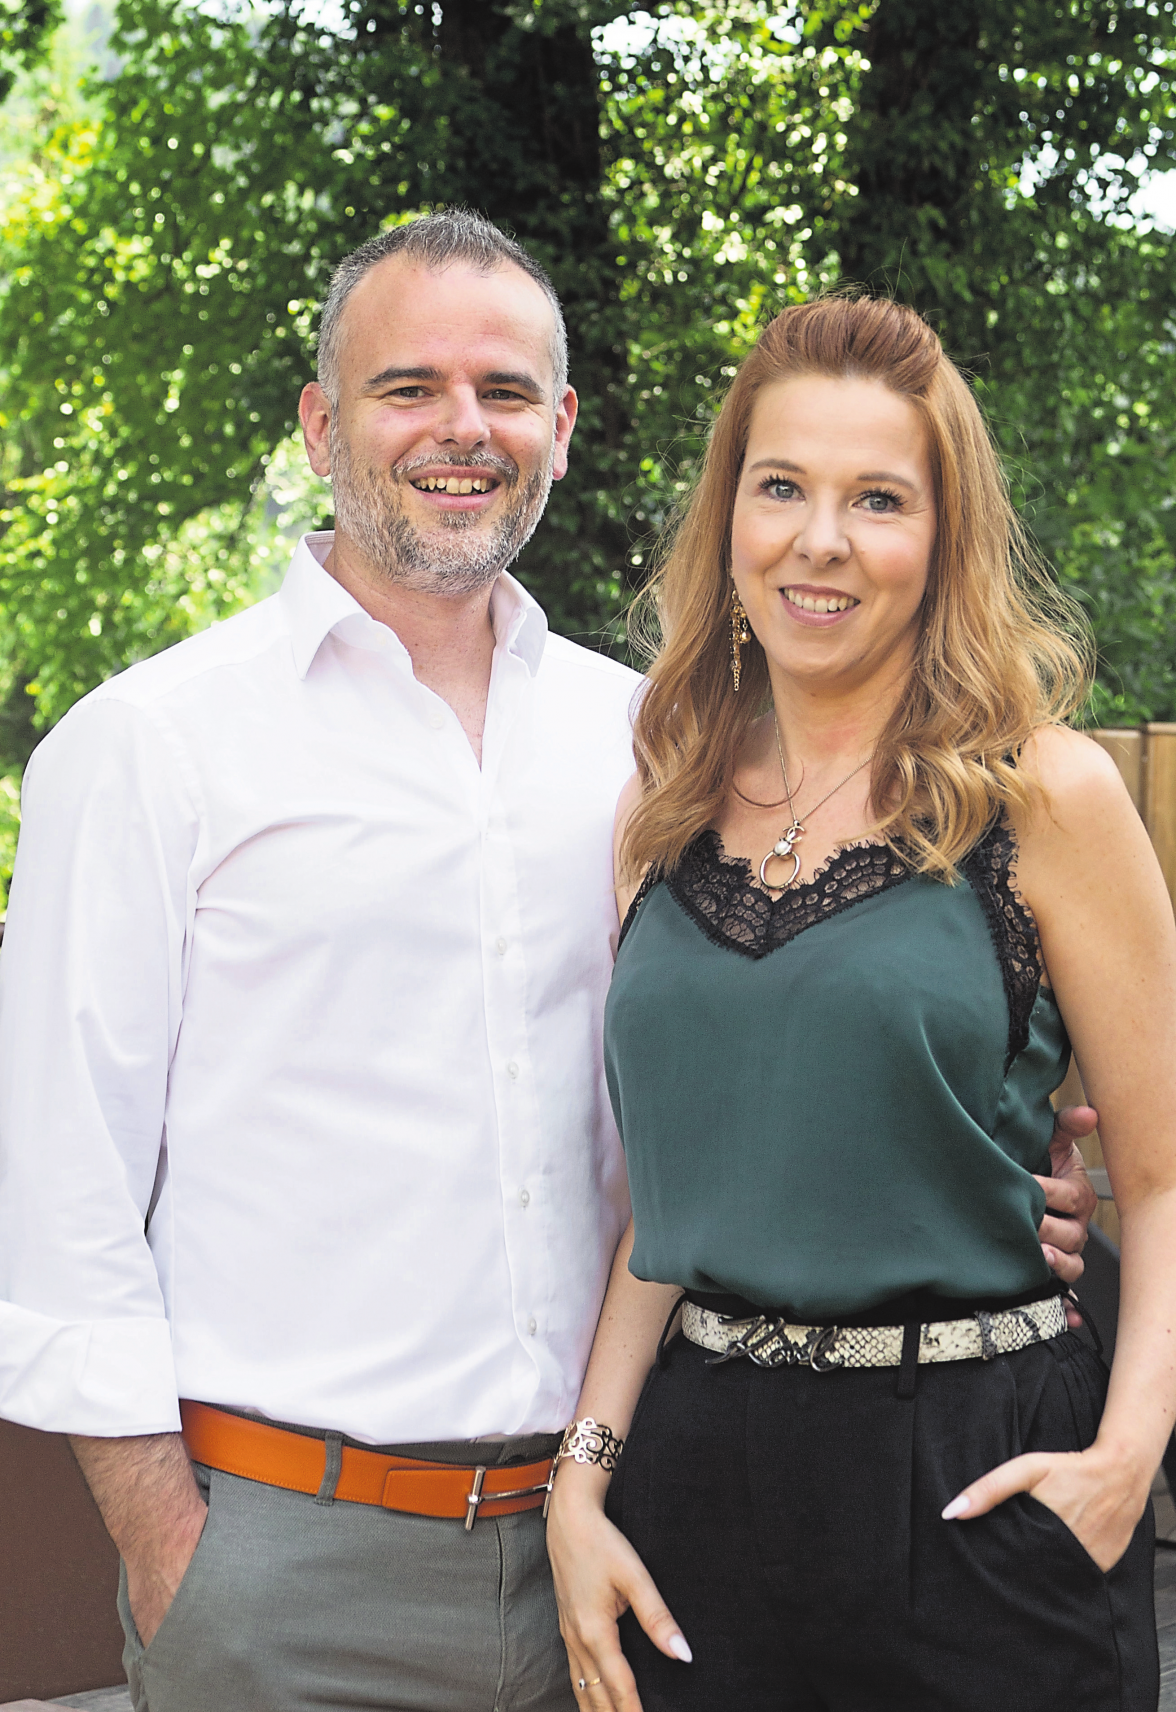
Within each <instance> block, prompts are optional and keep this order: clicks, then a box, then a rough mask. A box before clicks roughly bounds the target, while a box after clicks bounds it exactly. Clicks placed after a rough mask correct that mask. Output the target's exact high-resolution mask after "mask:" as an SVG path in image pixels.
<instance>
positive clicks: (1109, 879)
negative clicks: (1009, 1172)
mask: <svg viewBox="0 0 1176 1712" xmlns="http://www.w3.org/2000/svg"><path fill="white" fill-rule="evenodd" d="M1032 748H1033V753H1032V754H1029V755H1027V757H1026V764H1027V765H1030V766H1035V767H1036V768H1037V771H1038V774H1039V776H1040V778H1041V781H1042V784H1043V785H1044V787H1045V789H1046V791H1047V793H1048V805H1045V804H1043V805H1039V806H1038V807H1037V808H1035V809H1034V811H1033V812H1032V813H1030V814H1019V815H1017V816H1015V817H1014V820H1015V830H1016V832H1017V837H1018V843H1019V847H1020V858H1019V861H1018V869H1017V880H1018V884H1019V887H1020V890H1021V893H1022V896H1023V897H1024V899H1025V902H1026V903H1027V904H1028V905H1029V907H1030V909H1031V910H1032V911H1033V914H1034V916H1035V918H1036V920H1037V925H1038V931H1039V933H1040V936H1041V946H1042V952H1043V956H1044V959H1045V964H1046V968H1047V970H1048V976H1049V980H1050V982H1051V984H1052V986H1053V988H1054V991H1055V993H1056V995H1057V999H1058V1003H1059V1005H1060V1006H1061V1010H1062V1015H1063V1017H1064V1018H1065V1021H1066V1027H1067V1029H1068V1030H1069V1034H1070V1039H1071V1041H1072V1042H1073V1045H1074V1051H1075V1055H1076V1057H1077V1059H1078V1068H1079V1070H1080V1071H1081V1074H1082V1083H1083V1086H1084V1088H1086V1090H1087V1092H1088V1093H1089V1095H1090V1098H1091V1100H1092V1102H1093V1104H1094V1105H1095V1106H1096V1107H1097V1108H1098V1112H1099V1119H1100V1121H1099V1135H1100V1138H1101V1140H1102V1145H1103V1152H1104V1154H1105V1156H1106V1162H1107V1170H1108V1173H1109V1175H1110V1179H1111V1186H1112V1188H1113V1190H1114V1193H1115V1201H1116V1204H1117V1206H1118V1209H1119V1217H1120V1221H1121V1224H1122V1251H1121V1255H1122V1270H1121V1281H1120V1294H1119V1329H1118V1334H1117V1337H1116V1343H1115V1360H1114V1366H1113V1370H1112V1374H1111V1385H1110V1391H1109V1393H1108V1396H1107V1404H1106V1409H1105V1411H1104V1413H1103V1418H1102V1424H1101V1425H1100V1427H1099V1431H1098V1437H1097V1439H1096V1440H1095V1443H1094V1444H1093V1445H1092V1446H1091V1447H1090V1449H1089V1450H1086V1451H1083V1452H1082V1453H1081V1454H1079V1455H1074V1454H1070V1455H1064V1456H1063V1455H1032V1456H1021V1457H1016V1458H1014V1459H1013V1460H1012V1461H1011V1462H1008V1463H1005V1464H1003V1465H1002V1466H1001V1467H1000V1468H997V1469H994V1470H992V1471H991V1473H989V1474H987V1475H986V1476H985V1477H984V1478H983V1479H982V1480H978V1481H976V1482H975V1484H974V1485H972V1486H970V1487H968V1488H967V1489H966V1491H965V1492H963V1493H961V1494H960V1496H959V1497H958V1498H957V1499H955V1500H954V1502H953V1503H952V1504H951V1505H949V1506H948V1510H947V1511H946V1512H945V1515H947V1514H948V1513H949V1512H950V1513H951V1514H953V1515H966V1516H968V1517H972V1516H978V1515H982V1514H983V1513H984V1512H985V1511H986V1510H989V1509H991V1508H992V1507H993V1505H994V1504H998V1503H1000V1502H1001V1501H1002V1500H1003V1499H1005V1498H1008V1497H1009V1496H1010V1495H1011V1494H1012V1493H1014V1492H1032V1493H1033V1495H1034V1497H1035V1498H1038V1499H1039V1500H1040V1501H1041V1502H1042V1503H1044V1504H1046V1505H1048V1506H1049V1508H1050V1509H1051V1510H1054V1511H1055V1512H1056V1513H1057V1514H1058V1515H1059V1516H1060V1517H1061V1518H1062V1520H1063V1521H1064V1522H1065V1523H1066V1524H1067V1525H1068V1526H1069V1527H1070V1529H1071V1530H1072V1532H1073V1533H1075V1534H1076V1535H1077V1536H1078V1538H1079V1540H1080V1541H1081V1542H1082V1544H1083V1545H1084V1546H1085V1547H1086V1549H1087V1551H1088V1552H1089V1553H1090V1555H1091V1557H1093V1558H1094V1560H1095V1562H1096V1563H1098V1564H1099V1566H1100V1567H1101V1568H1102V1569H1104V1570H1105V1569H1109V1568H1110V1567H1111V1566H1112V1565H1113V1564H1115V1563H1116V1562H1118V1560H1119V1558H1120V1557H1121V1556H1122V1555H1123V1552H1124V1551H1125V1550H1126V1549H1127V1545H1128V1543H1129V1541H1130V1539H1131V1534H1132V1531H1133V1529H1134V1527H1135V1524H1136V1522H1137V1521H1138V1520H1139V1517H1140V1515H1141V1514H1142V1513H1143V1509H1144V1506H1145V1505H1146V1503H1147V1497H1148V1492H1149V1489H1150V1486H1151V1482H1152V1478H1153V1476H1154V1474H1155V1471H1156V1468H1157V1467H1158V1465H1159V1461H1160V1458H1161V1456H1162V1455H1163V1451H1164V1447H1165V1446H1166V1444H1167V1442H1168V1438H1169V1436H1170V1434H1171V1432H1172V1423H1173V1419H1174V1418H1176V923H1174V922H1173V916H1172V905H1171V902H1170V900H1169V898H1168V894H1167V890H1166V888H1165V885H1164V880H1163V876H1162V874H1161V873H1160V869H1159V864H1158V863H1157V861H1156V858H1155V855H1154V853H1153V851H1152V848H1151V845H1150V843H1149V841H1148V837H1147V834H1146V832H1145V831H1144V828H1143V825H1142V823H1141V821H1140V819H1139V816H1138V815H1137V814H1136V812H1135V809H1134V807H1133V806H1132V804H1131V801H1130V799H1129V798H1128V796H1127V793H1126V790H1125V789H1124V787H1123V784H1122V782H1121V780H1120V778H1119V775H1118V773H1117V771H1116V769H1115V767H1114V764H1113V763H1112V762H1111V761H1110V760H1109V759H1108V758H1107V757H1106V756H1105V755H1104V754H1103V752H1102V751H1101V750H1100V749H1099V748H1098V747H1097V746H1096V745H1095V744H1094V743H1092V742H1090V741H1089V739H1087V738H1084V737H1080V736H1078V735H1077V734H1076V733H1074V732H1070V731H1061V730H1048V731H1044V732H1041V733H1039V735H1038V736H1037V738H1036V739H1035V740H1034V744H1033V746H1032ZM957 1506H960V1508H957Z"/></svg>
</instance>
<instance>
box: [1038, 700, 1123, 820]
mask: <svg viewBox="0 0 1176 1712" xmlns="http://www.w3.org/2000/svg"><path fill="white" fill-rule="evenodd" d="M1020 766H1021V768H1022V770H1023V771H1024V773H1025V774H1026V776H1027V778H1028V779H1030V780H1031V781H1033V782H1034V783H1036V784H1038V785H1039V786H1040V787H1041V791H1042V802H1041V805H1040V808H1039V810H1038V812H1037V813H1035V814H1034V815H1033V816H1032V818H1033V820H1034V822H1036V823H1037V824H1039V825H1040V824H1042V823H1043V822H1045V821H1048V822H1052V824H1053V825H1054V826H1055V827H1058V828H1066V827H1068V826H1069V825H1070V824H1071V823H1072V822H1075V821H1078V822H1080V821H1082V820H1085V819H1086V818H1087V817H1089V816H1090V815H1092V814H1102V813H1108V812H1109V813H1112V814H1116V815H1117V814H1121V813H1123V812H1124V811H1128V810H1129V811H1131V813H1133V814H1134V806H1133V804H1132V802H1131V798H1130V797H1129V796H1128V794H1127V787H1126V786H1125V785H1124V783H1123V780H1122V778H1121V776H1120V773H1119V769H1118V767H1116V765H1115V763H1114V761H1113V760H1112V759H1111V757H1110V755H1108V754H1107V752H1106V750H1105V749H1104V748H1102V746H1101V745H1100V744H1098V743H1096V742H1095V741H1094V739H1093V738H1092V737H1087V736H1086V735H1085V734H1084V733H1083V732H1081V731H1074V730H1072V729H1071V728H1070V727H1069V726H1066V725H1043V726H1040V727H1039V728H1038V730H1037V731H1035V732H1034V733H1033V735H1032V737H1030V739H1029V741H1028V742H1027V743H1026V744H1025V746H1024V748H1023V749H1022V751H1021V757H1020Z"/></svg>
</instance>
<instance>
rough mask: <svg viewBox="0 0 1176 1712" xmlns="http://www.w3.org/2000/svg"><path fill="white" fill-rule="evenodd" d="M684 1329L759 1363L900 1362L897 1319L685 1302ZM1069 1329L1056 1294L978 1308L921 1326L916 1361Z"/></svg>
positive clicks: (1008, 1350)
mask: <svg viewBox="0 0 1176 1712" xmlns="http://www.w3.org/2000/svg"><path fill="white" fill-rule="evenodd" d="M682 1330H683V1332H684V1334H685V1335H686V1337H687V1338H689V1340H690V1342H691V1343H695V1344H698V1346H699V1348H700V1349H710V1350H714V1352H715V1353H716V1354H717V1355H719V1356H720V1357H721V1358H722V1359H723V1360H724V1361H729V1360H730V1359H731V1358H732V1357H733V1356H737V1355H745V1356H746V1357H747V1358H748V1360H749V1361H753V1362H754V1363H755V1365H756V1366H757V1367H811V1368H813V1369H814V1371H815V1372H817V1373H828V1372H831V1371H832V1370H833V1368H835V1367H900V1366H901V1365H902V1354H903V1349H902V1346H903V1327H902V1326H794V1325H789V1323H788V1322H787V1321H786V1320H780V1319H775V1318H773V1316H772V1315H770V1314H758V1315H757V1316H756V1317H755V1318H754V1319H749V1320H732V1319H727V1318H726V1316H725V1315H723V1314H716V1313H714V1312H713V1311H712V1310H711V1309H710V1308H700V1307H699V1306H698V1305H697V1303H695V1302H684V1303H683V1304H682ZM1065 1330H1066V1310H1065V1307H1064V1306H1063V1303H1062V1300H1061V1298H1060V1297H1059V1296H1047V1297H1046V1298H1045V1299H1044V1300H1043V1301H1040V1302H1027V1303H1026V1304H1025V1305H1024V1307H1020V1308H1004V1309H1002V1310H1000V1311H999V1312H998V1313H994V1314H988V1313H984V1312H983V1310H978V1311H977V1312H976V1313H974V1314H971V1315H969V1317H968V1318H967V1319H966V1320H932V1321H931V1322H930V1324H928V1325H924V1326H920V1327H919V1361H920V1362H926V1361H991V1360H992V1358H993V1356H995V1355H1012V1354H1013V1352H1014V1351H1015V1350H1018V1349H1028V1347H1029V1345H1030V1344H1034V1343H1046V1342H1047V1341H1048V1340H1049V1339H1050V1338H1055V1337H1060V1336H1061V1334H1062V1333H1063V1332H1064V1331H1065Z"/></svg>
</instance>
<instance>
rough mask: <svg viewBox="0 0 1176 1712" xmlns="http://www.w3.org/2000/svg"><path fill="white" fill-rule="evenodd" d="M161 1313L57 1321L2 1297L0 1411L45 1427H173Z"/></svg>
mask: <svg viewBox="0 0 1176 1712" xmlns="http://www.w3.org/2000/svg"><path fill="white" fill-rule="evenodd" d="M177 1397H178V1392H177V1387H176V1371H175V1362H174V1360H173V1358H172V1344H171V1333H170V1330H169V1328H168V1323H167V1321H166V1320H165V1319H162V1318H161V1319H149V1320H148V1319H143V1320H55V1319H51V1318H50V1317H49V1316H48V1315H47V1314H38V1313H34V1312H33V1311H32V1310H31V1309H29V1308H21V1307H17V1306H15V1305H14V1304H13V1303H11V1302H0V1418H3V1419H4V1420H7V1421H15V1422H16V1423H17V1424H18V1425H19V1426H23V1427H37V1428H39V1429H40V1430H41V1431H42V1432H47V1433H80V1434H83V1435H86V1436H88V1437H92V1438H131V1437H137V1436H138V1435H140V1434H143V1433H178V1432H179V1430H180V1407H179V1403H178V1401H177Z"/></svg>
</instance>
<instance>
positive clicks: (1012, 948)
mask: <svg viewBox="0 0 1176 1712" xmlns="http://www.w3.org/2000/svg"><path fill="white" fill-rule="evenodd" d="M1016 863H1017V840H1016V838H1015V837H1014V836H1013V831H1012V828H1011V827H1010V826H1007V825H1006V824H1005V823H1004V822H1003V821H1000V820H998V821H996V822H995V823H994V824H993V825H992V826H991V827H989V829H988V831H987V832H986V833H985V834H984V837H983V838H982V839H981V840H980V842H979V844H977V845H976V847H975V849H974V850H972V851H971V853H970V854H969V855H968V856H966V857H965V858H964V860H963V862H962V863H961V864H960V866H961V869H962V871H963V873H964V875H965V877H966V879H967V881H968V884H969V885H970V886H971V888H972V890H973V891H974V892H975V894H976V896H977V897H978V898H979V900H980V907H981V908H982V909H983V911H984V915H985V919H986V920H987V922H988V931H989V933H990V934H991V935H992V945H993V949H994V951H995V952H996V960H997V962H998V963H999V964H1000V973H1001V979H1002V981H1003V982H1004V990H1005V997H1006V999H1007V1000H1008V1004H1009V1044H1008V1052H1007V1055H1006V1057H1005V1071H1006V1073H1007V1071H1008V1068H1009V1065H1010V1064H1011V1063H1012V1062H1013V1060H1014V1058H1016V1057H1017V1055H1018V1053H1021V1052H1024V1050H1025V1048H1026V1046H1027V1045H1028V1044H1029V1017H1030V1015H1031V1013H1032V1011H1033V1006H1034V1004H1035V1003H1036V1000H1037V994H1038V992H1039V990H1040V987H1041V974H1042V962H1041V942H1040V940H1039V939H1038V936H1037V923H1036V922H1035V921H1034V919H1033V912H1032V911H1031V910H1030V908H1029V906H1028V904H1027V903H1026V902H1025V900H1024V899H1023V898H1022V896H1021V894H1020V892H1018V890H1017V882H1016Z"/></svg>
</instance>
